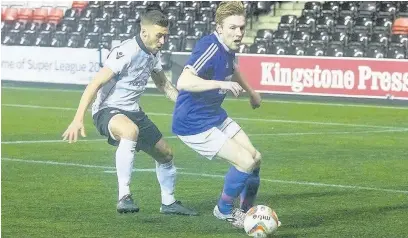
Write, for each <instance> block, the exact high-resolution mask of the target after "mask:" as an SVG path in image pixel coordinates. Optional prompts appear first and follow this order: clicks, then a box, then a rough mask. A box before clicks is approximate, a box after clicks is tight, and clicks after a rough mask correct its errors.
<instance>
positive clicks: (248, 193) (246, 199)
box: [240, 168, 261, 212]
mask: <svg viewBox="0 0 408 238" xmlns="http://www.w3.org/2000/svg"><path fill="white" fill-rule="evenodd" d="M259 170H260V168H257V169H255V170H254V171H253V172H252V174H251V176H250V177H249V178H248V180H247V181H246V184H245V187H244V189H243V190H242V192H241V204H240V208H241V209H242V210H244V212H247V211H248V210H249V209H250V208H251V207H252V206H253V205H254V202H255V199H256V195H257V193H258V188H259V183H260V180H261V179H260V177H259Z"/></svg>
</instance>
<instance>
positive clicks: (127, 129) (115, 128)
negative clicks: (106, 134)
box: [110, 123, 139, 141]
mask: <svg viewBox="0 0 408 238" xmlns="http://www.w3.org/2000/svg"><path fill="white" fill-rule="evenodd" d="M110 129H111V131H112V133H113V134H114V135H115V137H119V138H125V139H128V140H133V141H137V137H138V135H139V127H138V126H137V125H136V124H134V123H124V124H118V123H112V124H111V127H110Z"/></svg>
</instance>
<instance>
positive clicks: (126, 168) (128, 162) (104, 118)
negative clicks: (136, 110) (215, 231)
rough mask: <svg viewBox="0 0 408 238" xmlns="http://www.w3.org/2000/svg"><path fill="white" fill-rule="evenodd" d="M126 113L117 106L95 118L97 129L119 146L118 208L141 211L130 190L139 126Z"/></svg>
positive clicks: (117, 163) (109, 140) (120, 210)
mask: <svg viewBox="0 0 408 238" xmlns="http://www.w3.org/2000/svg"><path fill="white" fill-rule="evenodd" d="M125 114H126V112H124V111H121V110H118V109H116V108H107V109H104V110H102V111H101V112H99V113H98V114H97V115H96V117H95V118H94V120H95V125H96V127H97V129H98V130H99V131H100V133H101V134H102V135H105V136H107V137H108V143H109V144H111V145H114V146H117V149H116V153H115V162H116V174H117V178H118V200H119V202H118V205H117V210H118V212H120V213H122V212H137V211H139V208H138V207H137V206H136V205H135V204H134V202H133V199H132V196H131V192H130V182H131V176H132V170H133V161H134V156H135V148H136V144H137V138H138V134H139V128H138V127H137V125H136V124H135V123H133V121H132V120H130V119H129V117H128V116H127V115H125Z"/></svg>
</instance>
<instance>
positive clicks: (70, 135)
mask: <svg viewBox="0 0 408 238" xmlns="http://www.w3.org/2000/svg"><path fill="white" fill-rule="evenodd" d="M113 76H114V72H113V71H112V70H111V69H110V68H108V67H103V68H102V69H100V70H99V71H98V72H97V73H96V75H95V77H94V78H93V79H92V81H91V82H90V83H89V84H88V86H87V87H86V88H85V91H84V93H83V94H82V97H81V101H80V102H79V106H78V109H77V111H76V113H75V116H74V119H73V120H72V122H71V124H70V125H69V126H68V128H67V129H66V130H65V132H64V134H63V135H62V137H63V140H68V142H69V143H72V142H76V141H77V139H78V134H79V132H81V136H82V137H85V136H86V134H85V127H84V117H85V113H86V110H87V109H88V107H89V104H91V102H92V101H93V99H94V98H95V95H96V92H97V91H98V90H99V88H100V87H101V86H102V85H104V84H105V83H106V82H108V81H109V80H110V79H111V78H112V77H113Z"/></svg>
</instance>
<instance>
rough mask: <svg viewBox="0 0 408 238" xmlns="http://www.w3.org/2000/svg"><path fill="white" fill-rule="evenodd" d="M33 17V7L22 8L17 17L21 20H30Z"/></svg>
mask: <svg viewBox="0 0 408 238" xmlns="http://www.w3.org/2000/svg"><path fill="white" fill-rule="evenodd" d="M32 18H33V9H31V8H21V9H20V10H19V11H18V15H17V19H18V20H19V21H30V20H32Z"/></svg>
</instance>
